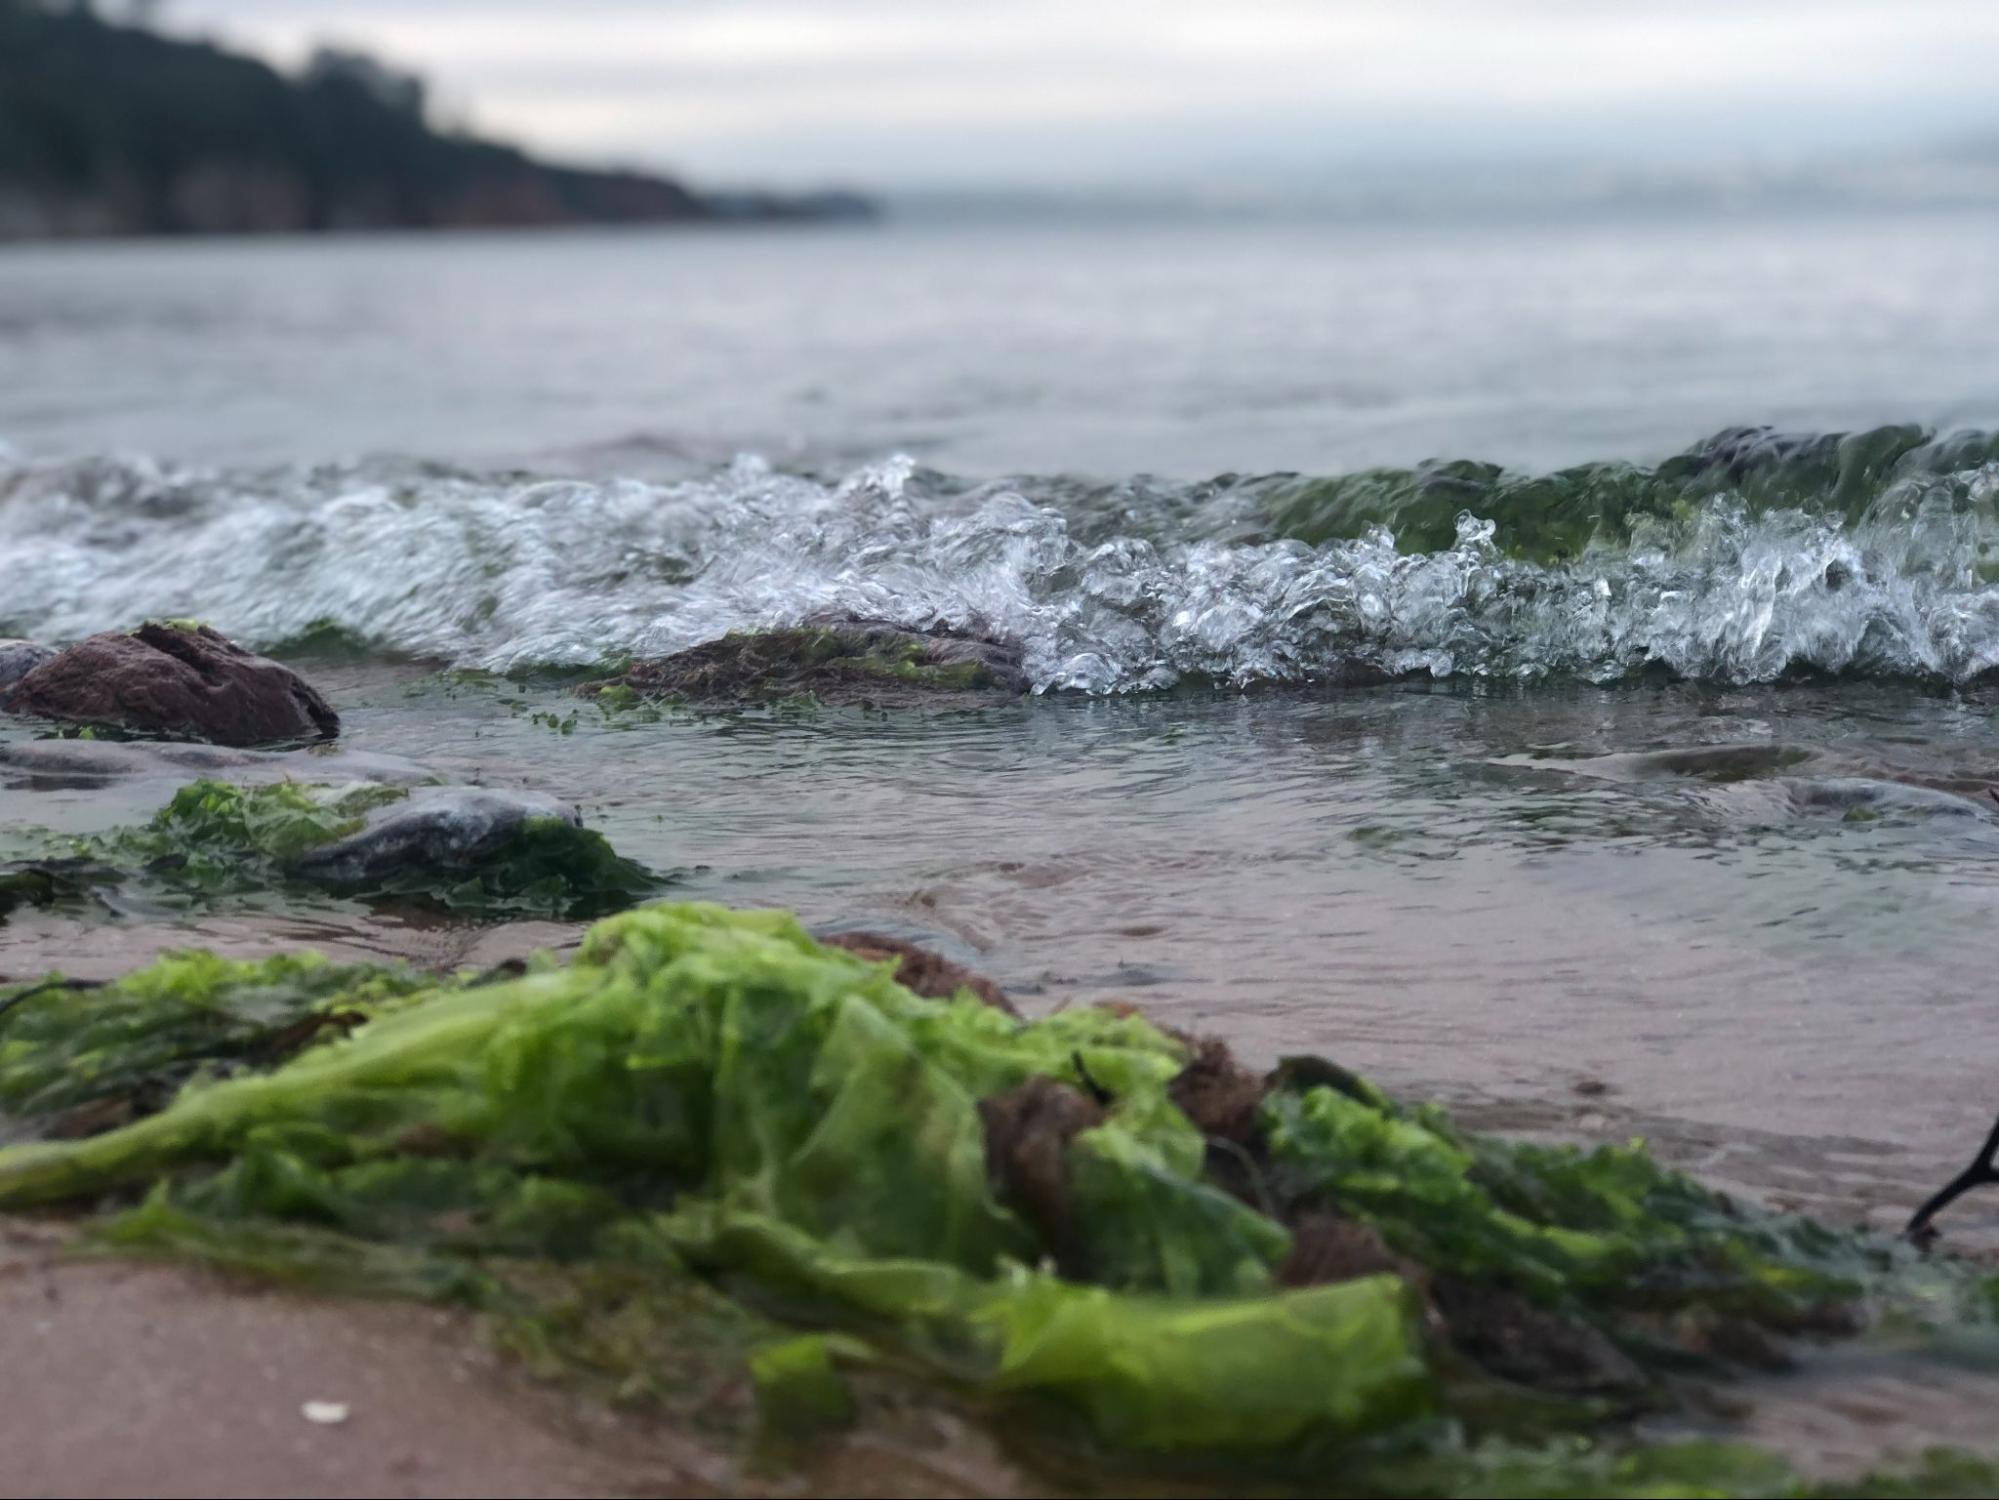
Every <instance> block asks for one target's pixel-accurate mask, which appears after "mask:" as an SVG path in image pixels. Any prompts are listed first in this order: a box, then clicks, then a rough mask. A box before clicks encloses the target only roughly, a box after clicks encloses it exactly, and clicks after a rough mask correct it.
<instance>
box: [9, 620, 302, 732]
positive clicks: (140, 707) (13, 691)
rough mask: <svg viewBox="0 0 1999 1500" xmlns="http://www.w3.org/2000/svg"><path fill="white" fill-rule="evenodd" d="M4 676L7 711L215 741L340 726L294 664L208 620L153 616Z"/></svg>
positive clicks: (27, 655)
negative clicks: (254, 649)
mask: <svg viewBox="0 0 1999 1500" xmlns="http://www.w3.org/2000/svg"><path fill="white" fill-rule="evenodd" d="M6 644H7V647H8V649H7V651H6V653H5V658H6V660H7V661H9V662H11V663H14V664H15V665H20V664H22V663H27V662H30V661H32V664H31V665H28V666H27V669H26V670H25V671H22V672H21V673H20V674H19V675H18V676H16V677H13V678H11V679H4V678H0V682H4V683H5V685H4V687H0V708H4V709H6V710H7V711H8V712H10V713H17V714H29V715H33V716H35V717H37V718H43V719H52V720H54V721H56V722H58V723H62V724H74V725H80V726H83V727H87V728H91V729H110V730H116V731H119V732H122V733H126V734H135V735H161V736H167V737H171V738H177V739H191V740H206V741H208V742H209V743H211V744H216V745H231V746H237V747H247V746H253V745H281V744H303V743H307V742H311V741H316V740H330V739H332V738H334V737H335V736H336V735H338V734H339V733H340V717H339V715H338V714H336V713H335V712H334V711H333V708H332V706H331V705H330V704H329V703H327V701H326V700H325V699H324V698H323V697H321V696H320V694H319V692H318V690H317V689H315V688H314V687H313V686H312V684H311V683H309V682H307V681H306V680H305V679H304V678H303V677H301V676H299V675H298V673H296V672H294V671H293V670H292V669H291V668H290V667H287V666H283V665H281V664H280V663H278V662H274V661H272V660H270V659H269V658H268V657H263V656H257V655H254V654H252V653H251V652H248V651H245V650H244V649H243V648H242V647H241V646H238V645H237V644H235V642H233V641H230V640H228V639H226V638H225V637H223V636H221V635H219V634H217V633H216V632H215V631H213V630H211V629H209V627H208V626H206V625H198V624H193V623H190V622H187V621H178V620H175V621H164V622H163V621H152V620H149V621H147V622H146V623H145V624H143V625H141V626H140V627H139V628H138V629H137V630H133V631H130V632H127V631H115V630H114V631H107V632H105V633H104V634H102V635H93V636H91V637H89V638H88V639H87V640H82V641H79V642H77V644H75V645H74V646H71V647H69V648H68V649H67V650H64V651H57V652H53V653H50V654H47V655H46V656H40V657H39V659H35V658H36V657H37V656H38V653H35V652H34V649H33V648H32V647H29V646H27V645H26V644H25V643H19V642H9V643H6Z"/></svg>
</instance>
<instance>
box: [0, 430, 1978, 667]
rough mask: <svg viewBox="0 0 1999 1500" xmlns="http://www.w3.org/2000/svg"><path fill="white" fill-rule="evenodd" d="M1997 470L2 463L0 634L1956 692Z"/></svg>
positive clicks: (589, 656) (455, 653) (437, 650)
mask: <svg viewBox="0 0 1999 1500" xmlns="http://www.w3.org/2000/svg"><path fill="white" fill-rule="evenodd" d="M1995 498H1999V464H1984V465H1981V466H1978V467H1974V468H1967V469H1963V470H1959V471H1955V472H1950V473H1944V474H1923V475H1916V476H1910V477H1906V478H1902V479H1898V480H1895V481H1894V482H1892V483H1889V484H1888V485H1886V486H1885V487H1884V488H1883V489H1882V490H1881V491H1880V493H1879V494H1878V495H1877V496H1876V497H1875V498H1874V499H1873V500H1872V501H1871V502H1870V503H1868V504H1867V505H1866V506H1864V507H1863V508H1861V509H1860V510H1859V512H1858V513H1857V514H1855V513H1852V512H1850V511H1842V510H1834V509H1813V508H1776V509H1772V508H1764V509H1760V510H1759V509H1755V508H1752V506H1751V505H1750V504H1749V503H1748V502H1746V501H1745V500H1744V499H1743V498H1742V497H1741V496H1740V495H1738V494H1735V493H1733V492H1731V491H1730V490H1728V489H1726V488H1723V489H1718V490H1717V491H1716V492H1715V493H1714V494H1712V495H1710V496H1708V497H1706V498H1704V499H1702V500H1700V501H1698V502H1696V503H1693V504H1690V505H1686V506H1682V507H1680V508H1679V509H1678V510H1677V512H1676V513H1674V514H1671V515H1651V514H1642V515H1639V516H1637V517H1636V518H1635V519H1633V520H1631V521H1630V523H1629V524H1628V525H1627V526H1624V527H1622V528H1620V529H1618V530H1617V531H1616V532H1615V533H1614V534H1607V535H1603V536H1599V537H1597V538H1596V539H1595V540H1593V541H1591V542H1589V543H1588V544H1587V545H1586V546H1585V547H1583V548H1582V550H1581V551H1580V552H1579V553H1578V554H1577V555H1576V556H1574V557H1572V558H1570V559H1568V560H1565V561H1556V562H1550V561H1535V560H1530V559H1527V558H1523V557H1519V556H1513V555H1509V553H1508V552H1507V551H1506V550H1505V547H1504V543H1505V540H1506V539H1505V538H1504V537H1503V536H1499V535H1496V534H1495V526H1494V523H1493V522H1492V521H1491V520H1489V519H1481V518H1480V517H1479V516H1477V515H1475V514H1472V513H1469V512H1468V513H1466V514H1464V515H1463V516H1461V517H1460V518H1459V520H1458V523H1457V527H1456V537H1455V540H1454V541H1453V542H1451V543H1450V544H1449V545H1446V546H1440V547H1437V548H1435V549H1434V550H1430V551H1420V552H1403V551H1399V550H1398V548H1397V545H1396V538H1395V535H1394V532H1393V531H1392V530H1391V528H1390V526H1388V525H1373V526H1369V527H1367V528H1366V529H1364V530H1362V531H1361V533H1360V534H1359V535H1355V536H1351V537H1346V538H1341V539H1336V540H1331V541H1326V542H1323V543H1321V544H1319V545H1316V546H1314V545H1308V544H1307V543H1306V542H1304V541H1300V540H1295V539H1272V538H1273V537H1276V536H1277V535H1278V533H1279V532H1280V531H1281V528H1279V527H1273V526H1270V525H1267V524H1263V523H1264V522H1265V521H1266V520H1267V517H1264V516H1262V515H1260V514H1259V512H1258V510H1257V503H1258V502H1257V491H1256V489H1255V487H1254V486H1253V485H1248V486H1245V485H1224V486H1221V487H1219V488H1218V487H1217V486H1216V485H1206V486H1188V487H1185V489H1184V490H1182V491H1179V492H1174V491H1172V489H1171V487H1162V486H1160V485H1158V484H1157V482H1151V483H1149V484H1146V485H1137V484H1132V485H1122V486H1114V487H1097V488H1092V487H1089V486H1086V485H1081V484H1078V483H1075V482H1073V481H1060V480H1051V481H1020V480H1016V481H1007V482H999V483H991V484H984V485H971V484H967V483H963V482H957V481H951V480H948V479H946V478H944V477H943V476H937V475H933V474H927V473H925V472H924V471H921V470H918V469H917V468H916V467H915V466H914V465H913V464H912V463H911V462H910V461H909V460H907V459H893V460H890V461H888V462H885V463H882V464H878V465H874V466H871V467H868V468H865V469H862V470H860V471H858V472H856V473H854V474H853V475H851V476H849V477H848V478H846V479H845V480H844V481H842V482H838V483H822V482H819V481H816V480H813V479H809V478H804V477H800V476H796V475H788V474H782V473H777V472H774V471H772V470H771V469H770V468H769V467H768V466H766V465H764V464H762V463H760V462H757V461H755V460H742V461H739V462H738V463H736V464H735V465H733V466H732V467H730V468H728V469H726V470H724V471H722V472H720V473H718V474H715V475H712V476H710V477H708V478H705V479H702V480H695V481H686V482H680V483H672V484H650V483H640V482H637V481H612V482H583V481H557V480H547V479H540V478H532V477H526V476H493V475H478V474H469V473H463V472H458V471H453V470H448V469H443V468H437V467H426V466H415V465H394V464H371V465H358V466H350V467H339V468H317V469H288V470H279V471H269V472H258V473H248V472H235V473H231V472H203V471H193V470H173V469H166V468H162V467H159V466H157V465H153V464H149V463H145V462H133V461H110V460H96V461H90V462H83V463H69V464H40V465H31V464H23V463H20V462H18V461H17V462H14V463H13V464H11V465H8V466H5V467H0V623H4V625H5V627H6V628H7V629H9V630H11V631H13V632H17V633H21V634H28V635H34V636H37V637H40V638H44V639H68V638H74V637H77V636H81V635H84V634H87V633H89V632H91V631H94V630H100V629H109V628H116V627H120V626H125V625H129V624H131V623H132V622H134V621H136V620H138V619H141V618H143V617H146V616H162V615H165V616H195V617H199V618H203V619H207V620H209V621H211V622H213V623H214V624H215V625H216V626H217V627H218V628H220V629H222V630H225V631H227V632H229V633H231V634H233V635H235V636H237V637H239V638H241V639H244V640H247V641H252V642H256V643H260V644H264V645H273V644H277V643H280V642H284V641H287V640H293V639H296V638H298V637H300V636H301V635H303V634H306V633H308V632H310V631H313V630H316V629H319V628H323V627H325V626H329V625H330V626H334V627H337V628H339V629H340V630H342V631H344V632H346V633H347V634H349V635H351V636H353V637H355V638H357V639H359V640H362V641H365V642H367V643H369V644H370V645H371V646H373V647H376V648H379V649H383V650H389V651H395V652H399V653H406V654H410V655H415V656H421V657H427V658H435V659H439V660H443V661H449V662H453V663H457V664H460V665H468V666H482V667H490V668H500V669H511V668H517V667H526V666H537V665H547V666H579V665H587V664H592V663H596V662H601V661H604V660H606V659H609V658H612V657H616V656H621V655H635V656H650V655H657V654H662V653H665V652H669V651H673V650H677V649H680V648H682V647H685V646H690V645H693V644H696V643H698V642H700V641H703V640H708V639H711V638H713V637H715V636H718V635H720V634H722V633H724V632H726V631H729V630H740V629H748V628H755V627H759V626H769V625H778V624H790V623H796V622H797V621H799V620H802V619H805V618H807V617H809V616H813V615H818V614H823V613H826V612H837V613H845V614H853V615H861V616H867V617H870V618H883V619H891V620H896V621H900V622H903V623H906V624H911V625H919V626H921V625H930V624H934V623H937V622H940V621H941V622H946V623H950V624H957V625H968V624H979V625H983V626H985V627H987V628H990V629H994V630H998V631H1001V632H1005V633H1007V634H1010V635H1013V636H1016V637H1018V638H1019V639H1021V640H1022V641H1023V642H1025V644H1026V647H1027V653H1028V668H1029V671H1030V673H1031V675H1032V677H1033V678H1034V681H1035V682H1036V684H1037V685H1038V686H1039V687H1041V688H1043V689H1080V690H1083V691H1086V692H1093V693H1107V692H1123V691H1133V690H1144V689H1157V688H1163V687H1168V686H1171V685H1173V684H1174V683H1176V682H1179V681H1182V680H1184V679H1188V678H1195V679H1204V680H1212V681H1216V682H1222V683H1228V684H1250V683H1255V682H1313V681H1345V680H1363V679H1370V678H1377V677H1395V676H1403V675H1409V674H1428V675H1433V676H1437V677H1449V676H1476V677H1486V678H1498V679H1529V680H1531V679H1538V678H1547V677H1563V676H1569V677H1579V678H1585V679H1589V680H1594V681H1610V680H1615V679H1617V678H1621V677H1625V676H1628V675H1631V674H1635V673H1641V672H1647V671H1659V672H1665V673H1669V674H1671V675H1674V676H1677V677H1682V678H1694V679H1704V680H1712V681H1717V682H1727V683H1738V682H1752V681H1767V680H1770V679H1773V678H1777V677H1780V676H1783V675H1785V674H1788V673H1794V672H1801V671H1817V672H1824V673H1855V674H1870V675H1880V676H1901V677H1914V678H1922V679H1927V680H1936V681H1950V682H1962V681H1965V680H1968V679H1970V678H1973V677H1976V676H1978V675H1979V674H1981V673H1983V672H1986V671H1988V670H1990V669H1991V668H1992V667H1993V666H1994V665H1995V664H1999V585H1995V583H1994V582H1992V581H1991V580H1992V578H1993V577H1994V575H1995V570H1994V568H1993V566H1992V559H1993V546H1994V543H1995V541H1999V529H1996V528H1995V523H1994V501H1995Z"/></svg>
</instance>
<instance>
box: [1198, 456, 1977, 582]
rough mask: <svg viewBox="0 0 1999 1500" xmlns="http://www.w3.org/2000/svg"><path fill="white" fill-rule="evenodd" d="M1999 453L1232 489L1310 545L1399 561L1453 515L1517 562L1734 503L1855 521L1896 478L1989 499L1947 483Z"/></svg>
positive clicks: (1681, 460)
mask: <svg viewBox="0 0 1999 1500" xmlns="http://www.w3.org/2000/svg"><path fill="white" fill-rule="evenodd" d="M1995 456H1999V434H1994V433H1985V432H1964V433H1957V434H1953V435H1950V436H1946V437H1938V436H1937V435H1935V434H1933V433H1930V432H1927V431H1925V430H1924V429H1922V428H1920V427H1913V426H1892V427H1881V428H1875V429H1872V430H1869V431H1864V432H1853V433H1825V434H1819V435H1815V436H1812V437H1807V438H1792V437H1786V436H1783V435H1780V434H1773V433H1767V432H1754V431H1741V432H1727V433H1719V434H1717V435H1716V436H1715V437H1713V438H1711V439H1709V440H1708V441H1706V442H1704V443H1701V444H1698V445H1696V446H1695V447H1694V448H1692V449H1689V450H1688V451H1687V452H1685V453H1682V454H1678V455H1676V456H1674V457H1672V458H1669V459H1667V460H1666V461H1665V462H1663V463H1661V464H1659V465H1657V466H1656V467H1654V468H1643V467H1639V466H1636V465H1632V464H1627V463H1591V464H1582V465H1578V466H1577V467H1574V468H1570V469H1564V470H1561V471H1559V472H1557V473H1553V474H1519V473H1514V472H1511V471H1508V470H1506V469H1503V468H1501V467H1500V466H1499V465H1497V464H1490V463H1477V462H1472V461H1468V460H1462V459H1460V460H1450V461H1443V460H1432V461H1430V462H1427V463H1422V464H1418V465H1416V466H1415V467H1414V468H1409V469H1369V470H1364V471H1362V472H1359V473H1354V474H1346V475H1339V476H1333V477H1323V478H1321V477H1311V476H1304V475H1295V474H1279V475H1265V476H1260V477H1257V478H1253V479H1246V480H1241V481H1238V482H1237V483H1236V492H1237V493H1238V494H1239V496H1240V497H1241V499H1242V500H1243V501H1245V502H1246V503H1247V505H1248V507H1249V509H1250V511H1251V513H1252V514H1253V515H1254V516H1255V517H1256V518H1257V520H1258V522H1259V523H1260V527H1259V529H1260V530H1261V531H1262V534H1264V535H1268V536H1274V537H1286V538H1290V539H1293V540H1296V541H1301V542H1305V543H1307V544H1308V545H1312V546H1317V545H1319V544H1320V543H1323V542H1327V541H1333V540H1338V539H1346V538H1354V537H1359V536H1363V535H1365V534H1366V533H1367V532H1368V531H1370V530H1372V529H1373V528H1374V527H1377V526H1386V527H1387V528H1389V530H1390V531H1392V532H1393V533H1394V535H1395V541H1396V545H1397V547H1398V548H1399V549H1400V550H1401V551H1404V552H1410V553H1415V552H1434V551H1440V550H1443V549H1445V548H1448V547H1450V546H1452V545H1453V543H1454V542H1455V540H1456V537H1457V526H1458V518H1459V517H1460V516H1461V515H1472V516H1476V517H1479V518H1481V519H1484V520H1490V521H1493V522H1494V523H1496V526H1497V532H1496V537H1495V540H1496V542H1497V544H1498V545H1499V547H1500V548H1501V549H1502V550H1503V551H1505V552H1507V553H1508V554H1510V555H1513V556H1518V557H1527V558H1533V559H1535V560H1538V561H1543V562H1549V561H1558V560H1561V559H1564V558H1572V557H1576V556H1578V555H1580V554H1581V553H1582V552H1583V551H1584V550H1585V549H1586V548H1588V547H1589V545H1590V544H1591V543H1592V542H1594V541H1597V540H1603V541H1608V542H1621V541H1622V540H1624V539H1625V538H1627V537H1629V536H1630V535H1631V534H1632V532H1633V530H1634V529H1635V528H1636V527H1638V526H1640V525H1642V524H1645V523H1649V522H1663V523H1667V524H1673V523H1676V522H1679V521H1681V520H1684V519H1685V518H1687V517H1688V516H1690V515H1691V514H1693V513H1694V511H1695V510H1696V509H1697V508H1698V507H1699V506H1700V505H1701V504H1702V503H1703V502H1704V501H1706V500H1708V499H1710V498H1712V497H1714V496H1717V495H1728V496H1732V497H1734V498H1736V499H1738V500H1740V501H1741V502H1742V503H1743V504H1744V505H1745V506H1746V507H1747V508H1748V509H1750V510H1751V511H1765V510H1775V509H1780V508H1792V507H1795V508H1799V509H1804V510H1808V511H1812V512H1815V513H1818V514H1824V515H1828V516H1835V517H1840V518H1843V519H1844V520H1846V521H1847V522H1848V523H1852V522H1855V521H1858V520H1859V519H1861V517H1862V516H1864V515H1865V514H1867V512H1868V511H1869V509H1870V508H1871V507H1873V506H1875V505H1877V504H1879V503H1881V502H1882V501H1883V500H1884V498H1887V497H1888V495H1889V491H1890V489H1891V488H1892V486H1894V485H1895V484H1896V483H1897V482H1900V481H1910V482H1914V483H1928V484H1945V485H1947V486H1948V487H1949V488H1950V490H1951V493H1952V495H1953V498H1954V501H1955V503H1957V504H1958V505H1960V506H1970V505H1976V504H1980V503H1989V502H1984V501H1981V500H1980V499H1979V498H1978V497H1977V496H1976V495H1975V494H1974V493H1973V492H1971V491H1969V490H1968V489H1967V488H1966V487H1965V485H1964V484H1963V483H1962V481H1953V480H1951V479H1950V478H1949V476H1951V475H1953V474H1957V473H1959V472H1960V471H1969V470H1975V469H1976V468H1978V467H1979V466H1980V465H1981V464H1984V463H1987V462H1990V461H1991V460H1992V459H1993V458H1994V457H1995Z"/></svg>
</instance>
